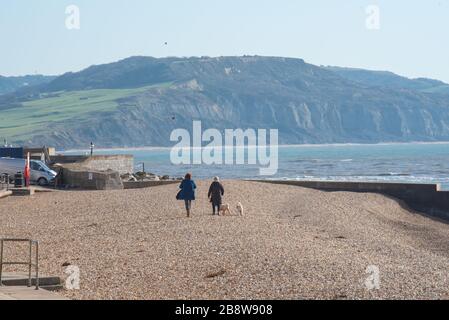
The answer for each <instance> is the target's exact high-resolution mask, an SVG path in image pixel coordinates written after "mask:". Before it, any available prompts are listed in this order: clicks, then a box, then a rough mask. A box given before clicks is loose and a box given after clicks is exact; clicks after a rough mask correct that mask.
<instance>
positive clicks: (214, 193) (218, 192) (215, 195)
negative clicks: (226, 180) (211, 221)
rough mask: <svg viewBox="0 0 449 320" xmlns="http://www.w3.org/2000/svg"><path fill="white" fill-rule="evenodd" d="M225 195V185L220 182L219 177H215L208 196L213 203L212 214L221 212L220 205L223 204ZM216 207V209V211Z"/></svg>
mask: <svg viewBox="0 0 449 320" xmlns="http://www.w3.org/2000/svg"><path fill="white" fill-rule="evenodd" d="M223 195H224V188H223V185H222V184H221V183H220V178H219V177H214V182H212V184H211V185H210V187H209V193H208V194H207V197H208V198H209V199H210V202H211V203H212V212H213V213H212V215H215V212H217V214H220V206H221V197H222V196H223ZM215 209H216V211H215Z"/></svg>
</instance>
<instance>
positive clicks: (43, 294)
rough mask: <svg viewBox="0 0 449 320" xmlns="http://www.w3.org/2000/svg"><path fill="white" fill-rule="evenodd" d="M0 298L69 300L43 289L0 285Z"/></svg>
mask: <svg viewBox="0 0 449 320" xmlns="http://www.w3.org/2000/svg"><path fill="white" fill-rule="evenodd" d="M0 300H69V299H68V298H66V297H63V296H61V295H58V294H56V293H54V292H50V291H47V290H44V289H40V290H36V289H34V288H28V287H6V286H3V287H0Z"/></svg>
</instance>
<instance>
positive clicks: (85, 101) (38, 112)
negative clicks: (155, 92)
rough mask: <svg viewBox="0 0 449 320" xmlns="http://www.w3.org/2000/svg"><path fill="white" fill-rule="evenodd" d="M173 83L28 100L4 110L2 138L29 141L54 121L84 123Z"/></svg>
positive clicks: (0, 120)
mask: <svg viewBox="0 0 449 320" xmlns="http://www.w3.org/2000/svg"><path fill="white" fill-rule="evenodd" d="M169 85H170V84H169V83H164V84H159V85H154V86H147V87H142V88H135V89H97V90H85V91H71V92H54V93H51V94H49V95H47V96H46V97H45V96H44V97H43V98H42V99H38V100H32V101H27V102H24V103H23V104H22V106H21V107H19V108H12V109H8V110H4V111H2V113H1V117H0V137H8V139H10V140H12V139H14V140H26V139H28V137H31V136H32V135H34V134H36V132H40V131H43V130H45V129H47V128H48V126H49V124H51V123H52V122H53V123H54V122H63V121H66V120H76V121H83V120H85V119H87V118H89V117H91V116H94V114H96V113H99V112H106V111H112V110H114V109H116V108H117V107H118V106H119V103H118V100H119V99H122V98H127V97H131V96H134V95H136V94H139V93H142V92H144V91H146V90H148V89H150V88H155V87H166V86H169Z"/></svg>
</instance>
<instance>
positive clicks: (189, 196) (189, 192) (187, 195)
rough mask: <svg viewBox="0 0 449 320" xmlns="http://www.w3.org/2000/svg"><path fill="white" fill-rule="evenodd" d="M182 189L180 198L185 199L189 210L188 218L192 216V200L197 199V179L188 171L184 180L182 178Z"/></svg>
mask: <svg viewBox="0 0 449 320" xmlns="http://www.w3.org/2000/svg"><path fill="white" fill-rule="evenodd" d="M179 188H180V189H181V191H180V192H179V200H184V203H185V205H186V211H187V218H189V217H190V209H192V201H193V200H195V189H196V184H195V181H193V180H192V175H191V174H190V173H187V174H186V176H185V178H184V180H182V182H181V185H180V186H179Z"/></svg>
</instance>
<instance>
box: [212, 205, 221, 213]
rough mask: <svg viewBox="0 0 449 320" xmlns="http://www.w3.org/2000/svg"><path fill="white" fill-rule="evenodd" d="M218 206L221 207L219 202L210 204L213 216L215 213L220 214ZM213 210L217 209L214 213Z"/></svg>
mask: <svg viewBox="0 0 449 320" xmlns="http://www.w3.org/2000/svg"><path fill="white" fill-rule="evenodd" d="M220 206H221V203H220V202H212V212H213V214H214V215H215V212H217V214H218V213H219V212H220ZM215 209H217V211H215Z"/></svg>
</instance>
